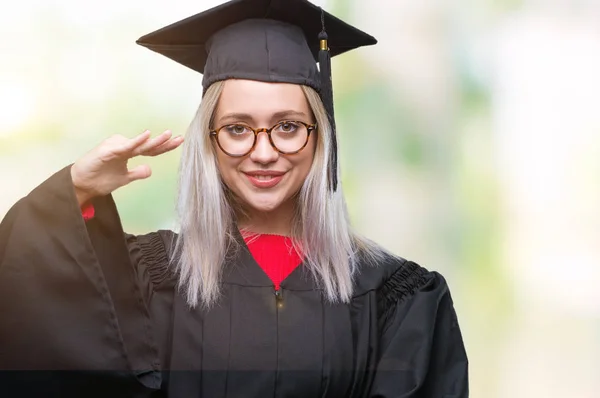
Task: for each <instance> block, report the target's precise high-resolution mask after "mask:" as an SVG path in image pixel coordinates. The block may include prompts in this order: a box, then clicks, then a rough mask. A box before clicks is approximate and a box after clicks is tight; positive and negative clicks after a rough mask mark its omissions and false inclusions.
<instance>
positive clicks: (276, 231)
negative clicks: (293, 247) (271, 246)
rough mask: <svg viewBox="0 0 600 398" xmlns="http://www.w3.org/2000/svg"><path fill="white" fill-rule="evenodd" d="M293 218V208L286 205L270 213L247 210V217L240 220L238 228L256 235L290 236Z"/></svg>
mask: <svg viewBox="0 0 600 398" xmlns="http://www.w3.org/2000/svg"><path fill="white" fill-rule="evenodd" d="M293 218H294V208H293V206H290V205H285V204H282V205H281V206H280V207H278V208H277V209H274V210H272V211H269V212H258V211H255V210H249V211H248V210H247V211H246V216H245V217H241V218H240V219H239V220H238V228H239V229H240V230H244V231H248V232H252V233H256V234H269V235H283V236H290V235H291V233H292V221H293Z"/></svg>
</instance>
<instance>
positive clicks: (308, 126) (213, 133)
mask: <svg viewBox="0 0 600 398" xmlns="http://www.w3.org/2000/svg"><path fill="white" fill-rule="evenodd" d="M285 123H297V124H301V125H303V126H304V127H306V130H307V133H306V141H305V142H304V145H302V147H301V148H300V149H298V150H297V151H293V152H285V151H282V150H280V149H279V148H277V147H276V146H275V143H274V142H273V138H272V137H271V131H273V130H274V129H275V127H277V126H280V125H282V124H285ZM227 126H244V127H247V128H249V129H250V130H252V131H253V132H254V142H253V143H252V146H251V147H250V149H249V150H248V152H246V153H244V154H243V155H233V154H231V153H229V152H227V151H226V150H225V149H223V147H222V146H221V143H220V142H219V132H220V131H221V130H222V129H223V128H225V127H227ZM316 129H317V123H313V124H309V123H305V122H301V121H299V120H283V121H281V122H279V123H277V124H275V125H274V126H273V127H271V128H268V129H267V128H260V129H255V128H252V127H250V126H248V125H247V124H245V123H228V124H224V125H223V126H221V127H219V128H218V129H213V130H211V131H210V132H209V134H210V136H211V137H213V138H214V139H215V140H216V141H217V145H218V146H219V149H221V150H222V151H223V153H225V154H226V155H228V156H231V157H232V158H241V157H244V156H247V155H248V154H249V153H251V152H252V151H253V150H254V148H255V147H256V143H257V142H258V134H259V133H263V132H264V133H267V136H268V137H269V143H270V144H271V146H272V147H273V149H275V150H276V151H277V152H279V153H281V154H283V155H294V154H296V153H298V152H300V151H302V150H303V149H304V148H305V147H306V144H308V140H309V138H310V133H312V132H313V131H315V130H316Z"/></svg>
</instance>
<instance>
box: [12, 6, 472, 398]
mask: <svg viewBox="0 0 600 398" xmlns="http://www.w3.org/2000/svg"><path fill="white" fill-rule="evenodd" d="M283 5H285V7H283ZM315 20H316V21H315ZM325 28H327V30H326V29H325ZM317 38H318V39H319V41H320V43H319V41H317V40H316V39H317ZM313 39H315V40H313ZM327 40H329V43H327ZM312 41H317V48H316V49H314V46H313V45H314V43H313V42H312ZM323 41H325V43H323ZM336 42H337V43H341V44H340V46H339V47H338V48H336V47H335V45H334V43H336ZM373 43H374V39H372V38H371V37H370V36H368V35H366V34H365V33H363V32H361V31H359V30H357V29H355V28H353V27H351V26H349V25H346V24H345V23H343V22H342V21H340V20H338V19H336V18H335V17H333V16H331V15H329V14H327V13H325V12H323V11H322V10H320V9H318V8H317V7H315V6H313V5H312V4H310V3H308V2H307V1H304V0H294V1H291V0H288V1H287V2H286V3H285V4H283V3H280V2H278V1H275V0H273V1H271V2H269V1H262V0H236V1H232V2H229V3H226V4H224V5H221V6H219V7H216V8H214V9H211V10H208V11H205V12H204V13H201V14H198V15H196V16H194V17H190V18H188V19H186V20H184V21H180V22H178V23H176V24H173V25H170V26H168V27H166V28H163V29H161V30H159V31H157V32H154V33H152V34H150V35H147V36H145V37H144V38H142V39H140V44H143V45H145V46H147V47H149V48H151V49H153V50H155V51H157V52H160V53H162V54H164V55H166V56H168V57H170V58H173V59H174V60H176V61H177V62H180V63H182V64H184V65H186V66H189V67H192V68H194V69H196V70H198V71H199V72H201V73H203V74H204V78H203V89H204V96H203V100H202V103H201V105H200V107H199V110H198V112H197V114H196V116H195V118H194V120H193V121H192V123H191V126H190V129H189V131H188V132H187V135H186V137H185V142H184V140H183V138H182V137H174V138H173V137H172V136H171V133H170V132H169V131H167V132H164V133H162V134H160V135H158V136H156V137H155V138H150V132H147V131H146V132H144V133H142V134H141V135H138V136H137V137H135V138H131V139H128V138H125V137H121V136H114V137H111V138H109V139H107V140H106V141H104V142H103V143H102V144H100V145H99V146H98V147H96V148H94V149H92V150H91V151H90V152H89V153H87V154H86V155H84V156H82V157H81V158H80V159H79V160H77V161H76V162H75V163H74V164H73V165H72V166H69V167H66V168H65V169H63V170H61V171H59V172H58V173H56V174H55V175H54V176H52V177H51V178H50V179H48V180H47V181H46V182H44V183H43V184H41V185H40V186H39V187H38V188H37V189H35V190H34V191H33V192H32V193H31V194H30V195H28V196H27V197H26V198H24V199H23V200H21V201H20V202H19V203H17V204H16V205H15V206H14V207H13V208H12V209H11V211H10V212H9V213H8V215H7V216H6V218H5V219H4V220H3V221H2V224H1V226H0V238H1V240H0V296H1V299H0V313H2V317H1V318H0V341H1V342H2V343H1V344H0V369H1V370H3V372H1V375H0V378H2V380H0V381H1V382H2V386H3V387H2V389H3V390H5V391H7V392H10V393H11V394H14V395H17V396H32V395H33V396H35V395H39V396H44V397H47V396H61V397H64V396H86V397H87V396H111V397H113V396H136V397H138V396H169V397H211V398H212V397H266V396H277V397H432V398H433V397H466V396H467V395H468V382H467V358H466V354H465V350H464V346H463V342H462V337H461V333H460V329H459V326H458V323H457V318H456V314H455V311H454V308H453V304H452V299H451V296H450V293H449V290H448V287H447V285H446V282H445V280H444V278H443V277H442V276H441V275H439V274H438V273H435V272H429V271H427V270H426V269H424V268H422V267H420V266H419V265H417V264H415V263H413V262H410V261H407V260H404V259H402V258H399V257H396V256H394V255H392V254H390V253H388V252H386V251H385V250H384V249H382V248H381V247H379V246H377V245H376V244H375V243H373V242H371V241H369V240H368V239H366V238H364V237H362V236H361V235H359V234H357V233H356V232H354V231H353V230H352V228H351V225H350V222H349V220H348V214H347V209H346V205H345V202H344V196H343V193H342V190H341V188H340V186H339V184H338V179H339V166H338V164H337V142H336V136H335V126H334V124H333V120H334V119H333V104H332V98H331V87H330V86H329V85H330V76H329V73H330V71H329V70H328V62H329V57H330V56H333V55H337V54H339V53H341V52H343V51H346V50H348V49H351V48H354V47H359V46H361V45H366V44H373ZM315 58H318V59H319V61H320V66H321V69H320V70H319V69H317V67H316V63H315ZM182 144H183V151H182V158H181V167H180V172H179V174H180V175H179V199H178V200H179V221H180V229H179V232H178V233H175V232H172V231H158V232H152V233H149V234H146V235H141V236H132V235H126V234H124V232H123V229H122V226H121V223H120V220H119V215H118V213H117V210H116V207H115V205H114V202H113V200H112V197H111V193H112V192H113V191H115V190H116V189H118V188H121V187H124V186H126V185H128V184H129V183H131V182H133V181H135V180H139V179H143V178H147V177H149V176H150V174H151V172H150V169H149V168H148V167H147V166H139V167H136V168H133V169H128V167H127V161H128V160H129V159H131V158H133V157H136V156H157V155H160V154H162V153H165V152H168V151H171V150H173V149H175V148H177V147H179V146H180V145H182ZM144 200H148V199H147V198H146V199H144ZM82 214H83V216H82ZM9 370H11V372H7V371H9ZM34 371H35V372H34ZM3 396H4V395H3Z"/></svg>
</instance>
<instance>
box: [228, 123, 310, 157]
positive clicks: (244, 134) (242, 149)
mask: <svg viewBox="0 0 600 398" xmlns="http://www.w3.org/2000/svg"><path fill="white" fill-rule="evenodd" d="M271 139H272V140H273V145H275V148H277V149H278V150H279V151H280V152H283V153H294V152H298V151H299V150H301V149H302V148H303V147H304V145H306V141H307V139H308V128H307V127H306V126H305V125H304V124H302V123H298V122H288V121H285V122H281V123H278V124H277V125H275V126H274V127H273V128H272V129H271ZM217 140H218V141H219V145H220V146H221V149H223V150H224V151H225V152H227V153H228V154H230V155H233V156H243V155H246V154H247V153H248V152H250V150H251V149H252V145H253V144H254V131H252V129H251V128H250V127H248V126H245V125H243V124H230V125H227V126H223V127H221V129H219V131H218V132H217Z"/></svg>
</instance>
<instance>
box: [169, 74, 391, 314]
mask: <svg viewBox="0 0 600 398" xmlns="http://www.w3.org/2000/svg"><path fill="white" fill-rule="evenodd" d="M301 87H302V90H303V92H304V95H305V96H306V98H307V100H308V102H309V104H310V107H311V108H312V111H313V113H314V115H315V118H316V122H317V125H318V133H317V145H316V148H315V155H314V159H313V164H312V166H311V169H310V171H309V173H308V176H307V178H306V180H305V181H304V184H303V186H302V188H301V190H300V192H299V193H298V195H297V203H296V212H295V215H294V219H293V222H292V240H293V242H294V246H295V248H296V250H298V251H299V252H301V253H302V254H303V256H304V265H305V266H306V267H307V268H308V270H309V271H310V272H311V273H312V275H313V276H314V278H315V280H316V281H317V282H318V283H319V285H320V287H322V289H323V291H324V293H325V296H326V297H327V299H328V300H329V301H331V302H339V301H341V302H349V301H350V299H351V297H352V292H353V277H354V275H355V273H356V270H357V265H358V262H359V260H367V261H368V262H369V263H376V262H377V261H378V260H380V259H381V258H382V257H383V255H384V254H385V252H384V251H383V249H381V248H380V247H379V246H377V245H376V244H374V243H373V242H371V241H369V240H368V239H365V238H364V237H362V236H360V235H359V234H357V233H356V232H354V231H353V230H352V227H351V225H350V220H349V216H348V211H347V207H346V203H345V200H344V195H343V193H342V189H341V187H338V189H337V191H336V192H331V190H330V189H329V188H328V169H329V167H330V164H329V159H330V157H329V153H330V151H331V150H332V130H331V126H330V124H329V121H328V117H327V113H326V111H325V108H324V106H323V103H322V102H321V99H320V97H319V95H318V94H317V92H316V91H315V90H313V89H312V88H310V87H307V86H301ZM222 90H223V82H217V83H214V84H213V85H211V86H210V87H209V88H208V90H207V91H206V93H205V95H204V98H203V100H202V102H201V104H200V107H199V109H198V112H197V113H196V116H195V117H194V119H193V121H192V123H191V125H190V127H189V130H188V133H187V135H186V140H185V143H184V144H183V153H182V156H181V164H180V169H179V192H178V216H179V224H180V232H179V235H178V237H177V240H176V244H175V253H177V255H176V256H174V257H173V261H174V263H175V266H176V270H177V272H178V277H179V288H180V289H181V290H182V291H183V292H184V294H185V296H186V300H187V302H188V304H189V305H190V306H192V307H195V306H196V305H198V304H201V305H203V306H206V307H210V306H211V305H213V304H215V303H216V301H217V300H218V298H219V293H220V283H221V275H222V270H223V265H224V261H225V256H226V254H227V252H228V250H229V249H230V248H231V247H230V246H231V245H234V244H235V238H234V235H235V232H236V231H235V230H234V228H237V225H236V218H237V217H236V216H237V215H238V214H237V210H236V208H237V206H236V204H235V203H233V200H232V198H231V195H230V194H228V192H227V191H228V189H227V187H226V186H225V185H224V183H223V182H222V180H221V178H220V176H219V170H218V167H217V158H216V154H215V147H214V146H213V145H212V143H211V139H210V136H209V134H208V131H209V128H210V125H211V122H212V118H213V116H214V112H215V109H216V107H217V103H218V100H219V97H220V95H221V92H222ZM336 172H337V173H338V176H339V172H340V171H339V167H338V170H336ZM338 180H339V178H338ZM359 257H360V258H359Z"/></svg>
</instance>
